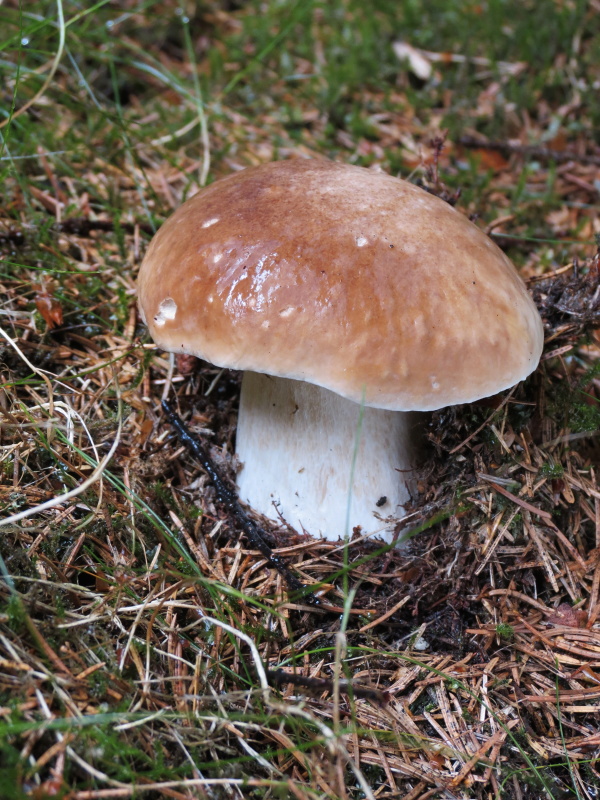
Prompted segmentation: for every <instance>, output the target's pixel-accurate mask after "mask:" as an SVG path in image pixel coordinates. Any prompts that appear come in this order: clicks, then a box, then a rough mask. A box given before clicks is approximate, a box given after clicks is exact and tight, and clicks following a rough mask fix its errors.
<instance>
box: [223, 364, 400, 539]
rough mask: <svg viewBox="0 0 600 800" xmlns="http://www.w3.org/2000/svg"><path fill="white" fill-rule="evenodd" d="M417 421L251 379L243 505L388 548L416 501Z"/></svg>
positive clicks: (282, 382)
mask: <svg viewBox="0 0 600 800" xmlns="http://www.w3.org/2000/svg"><path fill="white" fill-rule="evenodd" d="M414 424H415V415H414V414H410V413H404V412H400V411H385V410H382V409H378V408H361V406H360V405H358V404H357V403H353V402H352V401H350V400H346V399H344V398H343V397H340V396H339V395H337V394H334V393H333V392H330V391H329V390H327V389H323V388H321V387H320V386H314V385H312V384H309V383H305V382H303V381H294V380H289V379H286V378H274V377H271V376H269V375H261V374H258V373H255V372H245V373H244V378H243V383H242V396H241V400H240V412H239V420H238V430H237V445H236V451H237V453H238V456H239V458H240V461H241V462H242V469H241V471H240V473H239V474H238V487H239V492H240V498H241V499H242V500H244V501H245V502H247V503H248V504H249V505H250V506H252V508H254V509H255V510H256V511H259V512H260V513H261V514H264V515H265V516H267V517H269V518H271V519H277V518H278V513H277V512H278V511H279V513H280V514H281V515H282V516H283V518H284V519H285V520H286V522H288V523H289V524H290V525H292V526H293V527H294V528H296V529H297V530H300V531H301V530H302V528H304V529H306V531H308V532H309V533H311V534H313V535H317V534H319V533H320V534H321V535H322V536H324V537H325V538H326V539H331V540H337V539H338V538H339V537H342V536H344V535H346V534H347V533H350V534H351V533H352V528H353V527H354V526H356V525H360V526H361V528H362V530H363V532H364V533H375V534H376V535H377V536H380V537H382V538H384V539H386V540H388V541H389V540H390V539H391V536H392V530H393V525H394V523H393V519H397V518H399V517H402V516H403V515H404V511H403V505H404V504H405V503H406V501H407V499H408V497H409V491H408V488H407V482H408V481H410V479H411V477H412V474H411V472H410V470H411V468H412V467H414V463H413V452H414V449H415V448H414V446H413V445H412V440H413V438H414V437H413V433H412V429H413V427H414ZM376 514H377V516H376ZM390 518H393V519H390Z"/></svg>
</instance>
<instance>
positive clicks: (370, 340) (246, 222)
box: [138, 159, 543, 540]
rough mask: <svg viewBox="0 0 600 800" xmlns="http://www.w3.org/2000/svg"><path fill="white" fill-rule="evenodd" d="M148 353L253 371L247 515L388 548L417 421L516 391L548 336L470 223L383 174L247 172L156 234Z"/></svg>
mask: <svg viewBox="0 0 600 800" xmlns="http://www.w3.org/2000/svg"><path fill="white" fill-rule="evenodd" d="M138 292H139V303H140V309H141V313H142V315H143V317H144V318H145V320H146V322H147V325H148V327H149V329H150V333H151V335H152V337H153V339H154V341H155V342H156V343H157V344H158V345H159V346H160V347H162V348H163V349H165V350H168V351H171V352H174V353H189V354H192V355H196V356H198V357H200V358H203V359H205V360H207V361H209V362H211V363H212V364H216V365H217V366H221V367H228V368H231V369H240V370H244V371H245V372H244V377H243V382H242V393H241V400H240V411H239V423H238V431H237V442H236V450H237V453H238V455H239V458H240V460H241V462H242V468H241V471H240V473H239V476H238V488H239V493H240V497H241V499H242V500H244V501H246V502H247V503H249V504H250V505H251V506H252V507H253V508H254V509H255V510H257V511H259V512H261V513H262V514H264V515H266V516H267V517H271V518H277V515H278V514H280V515H281V516H282V517H283V518H284V519H285V520H286V521H287V522H288V523H289V524H291V525H292V526H294V527H300V526H302V527H304V528H305V529H306V530H308V531H310V532H311V533H313V534H317V533H321V534H322V535H323V536H325V537H327V538H329V539H337V538H338V537H339V536H341V535H344V534H345V533H347V532H348V531H349V530H351V529H352V528H353V527H354V526H356V525H360V526H361V528H362V529H363V531H364V532H365V533H367V532H369V533H373V532H378V533H379V535H381V536H382V537H383V538H386V539H388V540H389V539H390V538H391V527H393V520H394V519H397V518H398V517H399V516H402V515H403V513H404V512H403V506H404V505H405V504H406V501H407V499H408V496H409V488H408V487H409V480H408V477H409V476H410V470H411V469H412V468H413V467H414V452H415V442H416V441H418V438H419V437H418V427H419V426H418V418H415V415H414V414H411V413H407V412H412V411H427V410H432V409H437V408H441V407H443V406H448V405H453V404H457V403H468V402H471V401H474V400H477V399H479V398H482V397H486V396H489V395H493V394H496V393H497V392H499V391H501V390H503V389H506V388H508V387H510V386H513V385H514V384H515V383H517V382H518V381H520V380H523V379H524V378H525V377H526V376H527V375H529V373H530V372H532V370H533V369H535V367H536V365H537V363H538V361H539V358H540V354H541V350H542V344H543V330H542V323H541V320H540V317H539V315H538V313H537V310H536V308H535V306H534V304H533V302H532V300H531V298H530V297H529V295H528V294H527V291H526V289H525V286H524V285H523V282H522V281H521V279H520V277H519V276H518V275H517V273H516V271H515V269H514V267H513V266H512V264H511V262H510V261H509V259H508V258H507V257H506V256H505V255H504V253H502V251H501V250H500V249H499V248H498V247H497V246H496V245H495V244H494V243H493V242H492V241H491V240H490V239H489V238H488V237H487V236H486V235H485V234H484V233H483V232H482V231H481V230H479V228H477V227H476V226H475V225H473V224H472V223H471V222H470V221H469V220H468V219H467V218H466V217H465V216H463V215H462V214H461V213H459V212H458V211H457V210H455V209H454V208H451V207H450V206H449V205H447V204H446V203H444V202H443V201H442V200H440V199H438V198H436V197H434V196H432V195H430V194H428V193H427V192H425V191H423V190H422V189H420V188H418V187H417V186H414V185H412V184H410V183H407V182H405V181H402V180H399V179H397V178H393V177H390V176H388V175H386V174H383V173H381V172H375V171H373V170H369V169H364V168H361V167H354V166H347V165H343V164H338V163H333V162H328V161H320V160H304V159H298V160H290V161H283V162H275V163H270V164H266V165H263V166H259V167H253V168H249V169H245V170H242V171H241V172H238V173H236V174H233V175H230V176H229V177H227V178H224V179H222V180H219V181H217V182H216V183H214V184H212V185H211V186H209V187H208V188H206V189H203V190H202V191H200V192H199V193H198V194H196V195H195V196H194V197H192V198H191V199H190V200H188V201H187V202H186V203H184V204H183V205H182V206H181V207H180V208H179V209H177V211H176V212H175V213H174V214H173V215H172V216H171V217H170V218H169V219H168V220H167V221H166V222H165V223H164V225H163V226H162V227H161V229H160V230H159V231H158V233H157V234H156V236H155V237H154V239H153V240H152V242H151V244H150V246H149V248H148V252H147V254H146V257H145V259H144V261H143V264H142V266H141V269H140V274H139V282H138Z"/></svg>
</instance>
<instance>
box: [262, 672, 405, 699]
mask: <svg viewBox="0 0 600 800" xmlns="http://www.w3.org/2000/svg"><path fill="white" fill-rule="evenodd" d="M267 679H268V681H269V683H270V684H272V685H273V686H275V687H278V686H284V685H285V684H286V683H291V684H292V686H301V687H304V688H305V689H308V690H309V691H312V692H319V693H320V692H330V693H332V692H333V690H334V686H333V681H332V680H328V679H327V678H311V677H308V676H306V675H298V674H296V673H294V672H286V671H285V670H283V669H274V670H273V669H269V670H267ZM339 688H340V692H342V693H343V694H347V695H354V697H357V698H364V699H365V700H372V701H373V702H375V703H377V704H378V705H381V706H384V705H386V704H387V703H389V701H390V700H391V695H390V693H389V692H386V691H385V690H381V689H375V688H374V687H371V686H359V685H354V684H352V683H350V682H349V681H340V687H339Z"/></svg>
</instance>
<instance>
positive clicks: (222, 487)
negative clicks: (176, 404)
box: [162, 400, 321, 606]
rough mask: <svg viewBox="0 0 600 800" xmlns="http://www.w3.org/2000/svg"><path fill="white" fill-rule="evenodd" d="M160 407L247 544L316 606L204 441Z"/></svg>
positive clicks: (170, 411) (169, 410) (168, 409)
mask: <svg viewBox="0 0 600 800" xmlns="http://www.w3.org/2000/svg"><path fill="white" fill-rule="evenodd" d="M162 407H163V410H164V412H165V414H166V416H167V419H168V420H169V422H170V423H171V425H172V426H173V427H174V428H175V430H176V431H177V436H178V437H179V440H180V441H181V443H182V444H184V445H185V446H186V447H187V448H188V450H191V452H192V453H193V454H194V455H195V456H196V458H197V459H198V461H200V463H201V464H202V466H203V467H204V469H205V470H206V472H207V473H208V476H209V478H210V479H211V481H212V483H213V486H214V488H215V490H216V493H217V498H218V500H219V502H220V503H221V504H222V505H224V506H225V508H226V509H227V511H229V513H230V514H231V515H232V517H233V518H234V520H235V522H236V523H237V524H238V525H239V527H240V528H241V529H242V530H243V532H244V533H245V535H246V538H247V539H248V542H249V543H250V546H251V547H254V548H255V549H256V550H259V551H260V553H262V555H263V556H264V557H265V558H266V559H267V563H268V564H269V566H271V567H273V569H276V570H277V572H279V574H280V575H281V576H282V577H283V579H284V580H285V582H286V583H287V585H288V587H289V588H290V589H292V590H293V591H295V592H300V593H302V595H303V596H304V599H305V601H306V602H307V603H309V604H310V605H315V606H318V605H320V603H321V601H320V600H319V598H318V597H316V596H315V595H314V594H313V593H312V592H310V591H308V587H307V586H306V584H304V583H302V581H301V580H300V579H299V578H298V577H297V576H296V575H294V573H293V572H292V571H291V570H290V568H289V567H288V566H287V564H286V563H285V561H284V560H283V559H282V558H280V557H279V556H276V555H275V554H274V553H273V551H272V550H271V548H270V547H269V545H268V544H267V543H266V542H265V540H264V538H263V531H261V529H260V528H259V527H258V526H257V525H256V524H255V523H254V522H253V521H252V520H251V519H250V518H249V517H248V515H247V514H246V512H245V511H244V509H243V508H242V507H241V505H240V501H239V500H238V498H237V494H236V493H235V491H234V490H233V489H231V488H230V487H229V486H228V485H227V483H226V481H225V480H224V479H223V478H222V476H221V475H220V473H219V471H218V470H217V468H216V466H215V465H214V463H213V461H212V459H211V457H210V456H209V455H208V452H207V450H206V448H205V447H204V445H203V444H202V443H201V442H200V440H199V439H198V437H197V436H194V434H193V433H192V432H191V431H190V430H189V428H188V427H187V426H186V425H185V423H184V422H183V421H182V419H181V418H180V417H179V415H178V414H176V413H175V411H173V409H172V408H171V406H170V405H169V403H167V401H166V400H163V401H162Z"/></svg>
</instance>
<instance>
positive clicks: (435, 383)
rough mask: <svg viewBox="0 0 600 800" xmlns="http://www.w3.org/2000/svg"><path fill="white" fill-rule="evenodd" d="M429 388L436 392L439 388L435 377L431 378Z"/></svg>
mask: <svg viewBox="0 0 600 800" xmlns="http://www.w3.org/2000/svg"><path fill="white" fill-rule="evenodd" d="M431 388H432V389H433V390H434V391H437V390H438V389H439V388H440V382H439V381H438V379H437V378H436V376H435V375H432V376H431Z"/></svg>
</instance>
